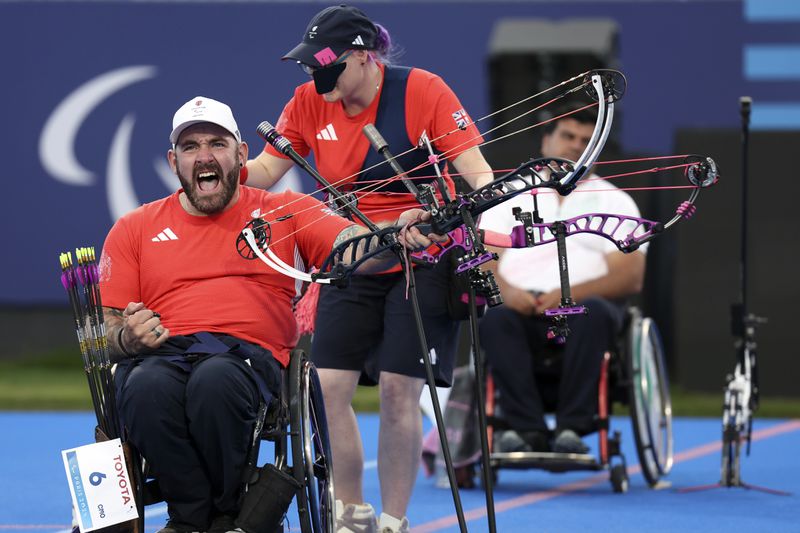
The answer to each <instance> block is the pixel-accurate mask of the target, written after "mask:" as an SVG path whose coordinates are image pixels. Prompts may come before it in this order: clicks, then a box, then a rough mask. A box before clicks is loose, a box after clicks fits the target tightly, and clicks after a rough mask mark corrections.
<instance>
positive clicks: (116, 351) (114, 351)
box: [103, 307, 131, 362]
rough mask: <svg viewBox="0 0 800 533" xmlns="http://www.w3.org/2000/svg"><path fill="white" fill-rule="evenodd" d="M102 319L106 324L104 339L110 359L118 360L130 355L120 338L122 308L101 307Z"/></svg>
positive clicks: (123, 322) (122, 329) (122, 322)
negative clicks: (106, 342) (106, 341)
mask: <svg viewBox="0 0 800 533" xmlns="http://www.w3.org/2000/svg"><path fill="white" fill-rule="evenodd" d="M103 321H104V322H105V325H106V339H107V340H108V355H109V357H110V358H111V360H112V361H114V362H116V361H120V360H122V359H126V358H128V357H131V354H130V353H129V351H128V350H127V349H126V347H125V341H124V339H123V338H122V333H123V331H124V325H125V319H124V318H123V315H122V309H116V308H114V307H103Z"/></svg>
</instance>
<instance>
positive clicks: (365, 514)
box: [336, 500, 378, 533]
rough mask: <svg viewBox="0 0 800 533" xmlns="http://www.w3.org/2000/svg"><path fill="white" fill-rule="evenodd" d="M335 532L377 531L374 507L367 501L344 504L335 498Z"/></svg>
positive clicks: (363, 532)
mask: <svg viewBox="0 0 800 533" xmlns="http://www.w3.org/2000/svg"><path fill="white" fill-rule="evenodd" d="M336 533H378V518H377V517H376V516H375V509H373V508H372V506H371V505H370V504H368V503H361V504H358V505H356V504H352V503H348V504H347V505H344V503H343V502H342V500H336Z"/></svg>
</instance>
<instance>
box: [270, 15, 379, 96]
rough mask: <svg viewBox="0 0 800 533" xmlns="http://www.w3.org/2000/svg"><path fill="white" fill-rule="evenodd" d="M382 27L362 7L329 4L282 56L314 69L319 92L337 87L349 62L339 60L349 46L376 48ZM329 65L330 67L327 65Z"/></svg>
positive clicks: (352, 47) (352, 48)
mask: <svg viewBox="0 0 800 533" xmlns="http://www.w3.org/2000/svg"><path fill="white" fill-rule="evenodd" d="M377 39H378V28H376V27H375V24H373V23H372V21H371V20H369V19H368V18H367V16H366V15H365V14H364V13H363V12H362V11H361V10H360V9H358V8H356V7H353V6H347V5H344V4H342V5H338V6H331V7H326V8H325V9H323V10H322V11H320V12H319V13H317V14H316V15H314V18H312V19H311V22H309V23H308V27H307V28H306V31H305V33H304V34H303V40H302V41H301V42H300V44H298V45H297V46H295V47H294V48H293V49H292V50H290V51H289V52H287V53H286V55H284V56H283V58H282V59H294V60H295V61H298V62H300V63H302V64H304V65H307V66H309V67H311V68H313V69H314V72H313V74H312V75H313V77H314V83H315V85H316V88H317V92H318V93H319V94H325V93H328V92H330V91H332V90H333V89H334V87H336V80H337V79H338V78H339V75H341V73H342V72H343V71H344V69H345V63H338V64H336V60H337V59H338V58H339V57H340V56H341V55H342V54H343V53H345V52H346V51H347V50H373V49H375V44H376V41H377ZM325 67H328V68H325Z"/></svg>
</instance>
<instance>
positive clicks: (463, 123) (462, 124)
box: [453, 109, 469, 130]
mask: <svg viewBox="0 0 800 533" xmlns="http://www.w3.org/2000/svg"><path fill="white" fill-rule="evenodd" d="M453 120H455V121H456V126H458V129H461V130H465V129H467V124H469V115H467V112H466V111H464V110H463V109H459V110H458V111H456V112H455V113H453Z"/></svg>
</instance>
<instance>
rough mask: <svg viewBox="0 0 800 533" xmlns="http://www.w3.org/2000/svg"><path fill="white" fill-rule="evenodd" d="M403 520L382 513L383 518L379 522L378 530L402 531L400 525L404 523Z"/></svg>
mask: <svg viewBox="0 0 800 533" xmlns="http://www.w3.org/2000/svg"><path fill="white" fill-rule="evenodd" d="M403 518H405V517H403ZM403 518H395V517H393V516H392V515H390V514H386V513H381V518H380V520H379V521H378V529H380V530H381V531H383V529H384V528H387V527H388V528H389V530H390V531H400V524H402V523H403Z"/></svg>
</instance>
